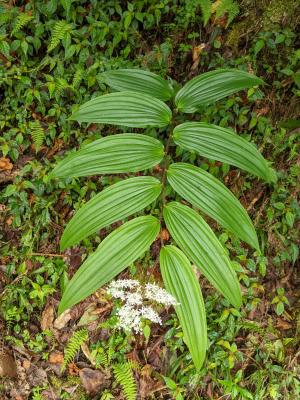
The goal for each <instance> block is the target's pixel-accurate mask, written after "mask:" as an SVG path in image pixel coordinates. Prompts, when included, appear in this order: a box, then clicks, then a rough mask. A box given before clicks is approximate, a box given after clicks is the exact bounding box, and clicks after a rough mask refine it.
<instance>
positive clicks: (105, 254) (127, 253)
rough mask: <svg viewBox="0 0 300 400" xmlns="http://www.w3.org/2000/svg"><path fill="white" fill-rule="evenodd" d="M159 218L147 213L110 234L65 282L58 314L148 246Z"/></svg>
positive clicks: (126, 265)
mask: <svg viewBox="0 0 300 400" xmlns="http://www.w3.org/2000/svg"><path fill="white" fill-rule="evenodd" d="M158 232H159V221H158V219H157V218H155V217H152V216H150V215H148V216H144V217H138V218H135V219H133V220H131V221H129V222H125V224H123V225H122V226H121V227H120V228H117V229H116V230H114V231H113V232H112V233H111V234H109V235H108V236H107V237H106V238H105V239H104V240H103V242H102V243H100V245H99V246H98V248H97V250H96V251H95V252H94V253H93V254H91V255H90V256H89V257H88V258H87V260H86V261H85V262H84V263H83V264H82V265H81V267H80V268H79V270H78V271H77V272H76V274H75V275H74V276H73V278H72V279H71V280H70V282H69V283H68V284H67V287H66V290H65V292H64V294H63V297H62V300H61V302H60V305H59V310H58V311H59V314H61V313H62V312H63V311H65V310H66V309H67V308H70V307H72V306H73V305H74V304H76V303H78V302H79V301H81V300H83V299H85V298H86V297H87V296H89V295H90V294H92V293H93V292H94V291H95V290H97V289H99V288H100V287H101V286H103V285H104V284H105V283H107V282H109V281H110V280H111V279H113V278H114V277H115V276H116V275H118V274H119V273H120V272H121V271H123V270H124V269H125V268H126V267H128V266H129V265H130V264H131V263H133V262H134V261H135V260H136V259H137V258H139V257H141V256H142V255H143V254H144V253H145V251H146V250H148V248H149V247H150V245H151V243H152V242H153V241H154V240H155V238H156V237H157V235H158Z"/></svg>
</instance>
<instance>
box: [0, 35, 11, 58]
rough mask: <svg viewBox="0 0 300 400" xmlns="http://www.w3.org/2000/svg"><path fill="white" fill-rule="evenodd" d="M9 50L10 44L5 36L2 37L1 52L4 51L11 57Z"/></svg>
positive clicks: (0, 40) (4, 53)
mask: <svg viewBox="0 0 300 400" xmlns="http://www.w3.org/2000/svg"><path fill="white" fill-rule="evenodd" d="M9 51H10V47H9V44H8V43H7V42H6V41H5V40H4V39H3V38H1V37H0V53H2V54H3V55H4V57H6V58H10V54H9Z"/></svg>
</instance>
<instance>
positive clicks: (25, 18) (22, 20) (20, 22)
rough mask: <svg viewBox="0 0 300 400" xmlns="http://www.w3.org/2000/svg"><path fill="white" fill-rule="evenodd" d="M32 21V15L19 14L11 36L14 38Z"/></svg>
mask: <svg viewBox="0 0 300 400" xmlns="http://www.w3.org/2000/svg"><path fill="white" fill-rule="evenodd" d="M32 19H33V16H32V15H29V14H26V13H22V14H19V15H18V16H17V18H16V20H15V22H14V25H13V30H12V32H11V35H12V36H13V35H15V34H16V33H18V32H19V31H20V30H21V29H22V28H23V27H24V26H25V25H26V24H28V22H29V21H31V20H32Z"/></svg>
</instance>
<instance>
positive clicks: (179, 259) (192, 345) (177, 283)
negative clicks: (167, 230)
mask: <svg viewBox="0 0 300 400" xmlns="http://www.w3.org/2000/svg"><path fill="white" fill-rule="evenodd" d="M160 268H161V273H162V277H163V280H164V283H165V286H166V288H167V290H168V292H170V293H171V294H172V295H173V296H174V297H175V299H176V300H177V301H178V303H180V304H179V305H178V306H175V311H176V314H177V315H178V318H179V322H180V324H181V327H182V331H183V338H184V341H185V343H186V345H187V346H188V348H189V350H190V353H191V355H192V359H193V362H194V364H195V367H196V368H197V369H200V368H201V366H202V364H203V362H204V359H205V354H206V348H207V327H206V316H205V307H204V302H203V298H202V293H201V289H200V285H199V282H198V280H197V279H196V276H195V273H194V271H193V270H192V266H191V264H190V262H189V260H188V259H187V258H186V256H185V255H184V254H183V253H182V251H180V250H179V249H178V248H177V247H175V246H165V247H163V248H162V249H161V251H160Z"/></svg>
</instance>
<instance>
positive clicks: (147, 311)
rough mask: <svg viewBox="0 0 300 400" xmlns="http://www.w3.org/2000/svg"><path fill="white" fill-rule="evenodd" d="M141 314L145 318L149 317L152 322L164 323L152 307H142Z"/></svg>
mask: <svg viewBox="0 0 300 400" xmlns="http://www.w3.org/2000/svg"><path fill="white" fill-rule="evenodd" d="M140 313H141V316H142V317H143V318H145V319H149V320H150V321H151V322H154V323H156V324H160V325H161V324H162V321H161V318H160V316H159V315H158V313H157V312H156V311H154V310H153V308H152V307H149V306H147V307H142V308H141V309H140Z"/></svg>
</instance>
